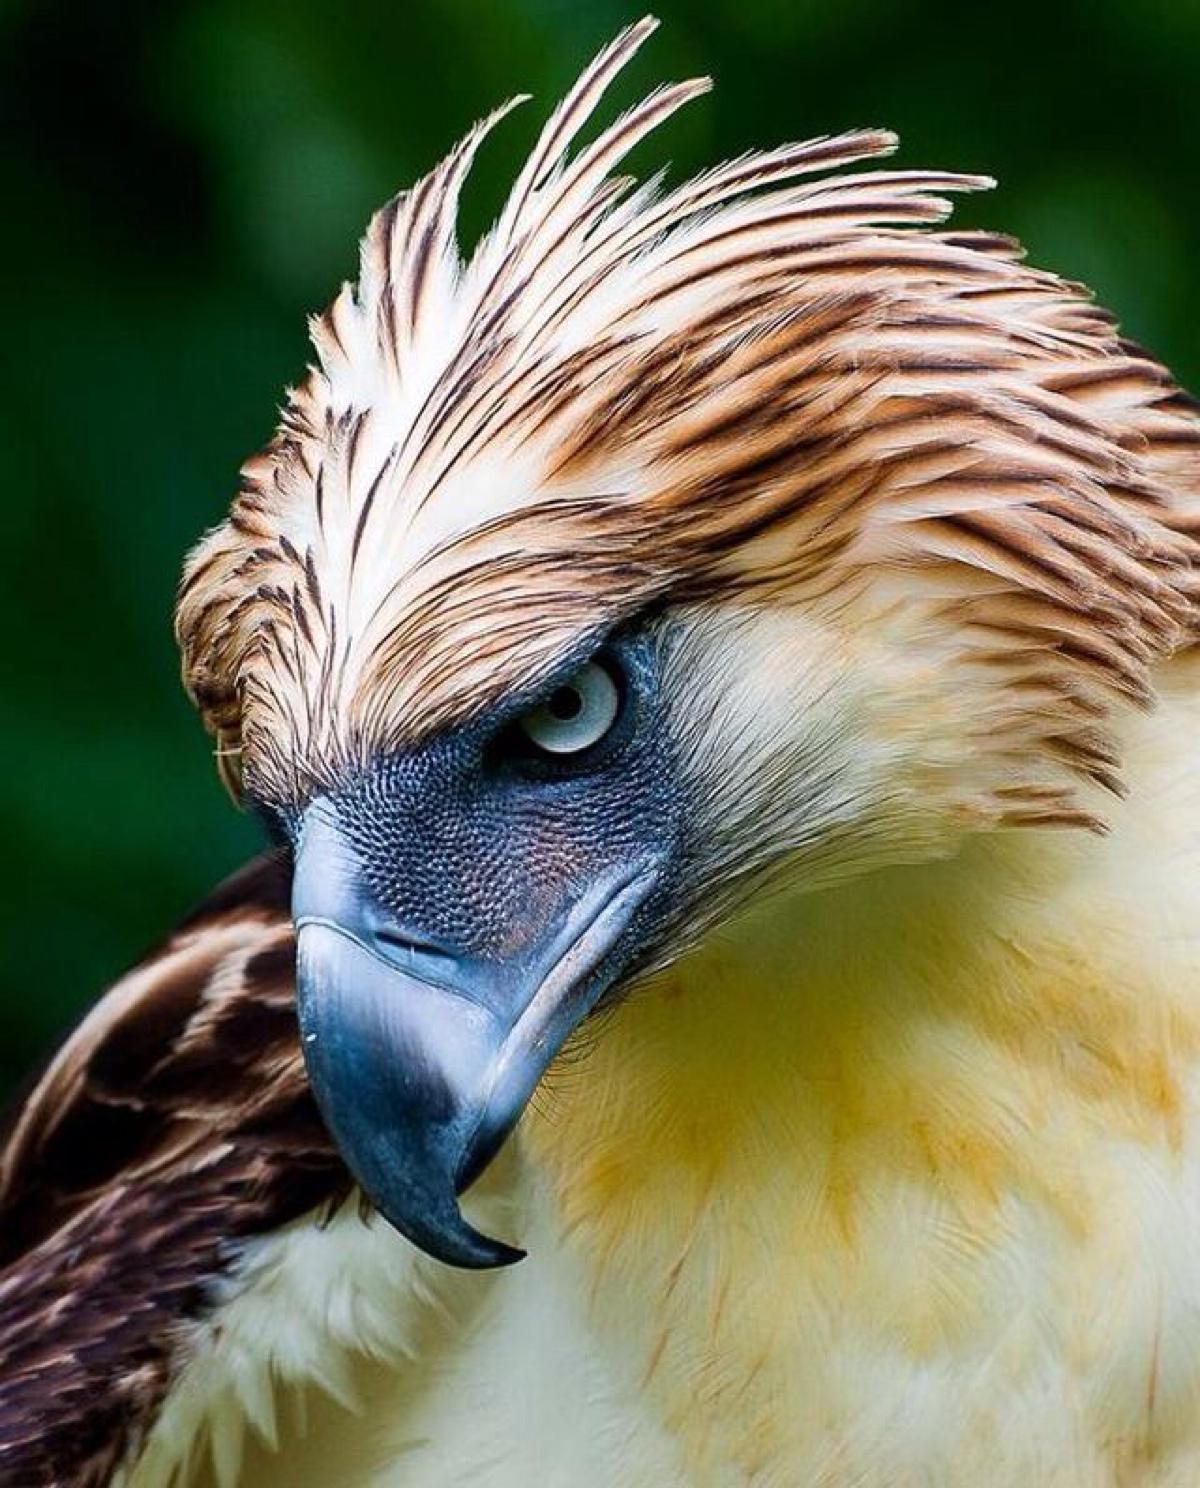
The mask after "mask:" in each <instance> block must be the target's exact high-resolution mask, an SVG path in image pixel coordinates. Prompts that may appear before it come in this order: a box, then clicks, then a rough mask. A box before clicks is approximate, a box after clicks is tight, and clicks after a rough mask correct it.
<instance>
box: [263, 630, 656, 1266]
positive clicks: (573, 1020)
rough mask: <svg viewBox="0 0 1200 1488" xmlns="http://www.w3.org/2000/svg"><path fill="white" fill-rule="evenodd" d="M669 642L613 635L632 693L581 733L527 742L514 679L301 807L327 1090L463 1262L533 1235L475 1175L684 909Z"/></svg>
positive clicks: (417, 1233)
mask: <svg viewBox="0 0 1200 1488" xmlns="http://www.w3.org/2000/svg"><path fill="white" fill-rule="evenodd" d="M655 657H656V651H655V647H654V645H653V642H652V640H651V638H649V637H648V636H646V635H642V636H640V637H633V638H626V639H623V640H621V641H617V642H613V643H610V644H609V645H608V646H607V647H605V648H604V649H603V650H602V651H601V652H600V653H599V660H600V662H601V664H602V665H604V666H605V667H606V668H607V669H608V670H610V672H611V673H612V674H613V675H614V677H615V678H616V679H617V680H618V683H619V686H620V690H621V693H622V702H621V707H620V710H619V712H618V716H617V719H616V721H615V723H614V724H613V725H612V727H611V728H610V729H609V731H608V733H607V734H606V735H605V736H604V738H603V739H602V740H600V741H599V742H598V743H597V744H595V745H593V746H591V747H590V748H589V749H587V750H585V751H583V752H581V753H580V754H576V755H570V756H556V755H549V754H546V753H545V752H543V751H540V750H538V749H537V748H536V746H534V745H533V744H531V743H530V741H529V740H528V739H527V738H525V736H524V735H523V734H522V733H521V731H520V729H519V728H518V727H517V718H518V717H519V716H520V714H521V713H523V712H524V711H525V710H526V709H528V708H529V706H530V705H531V704H532V703H534V702H536V701H537V700H538V699H536V698H522V699H516V700H514V701H513V703H512V704H511V705H510V707H509V708H507V709H506V710H504V711H503V712H497V714H496V715H495V716H493V717H491V718H488V719H484V720H480V721H478V722H476V723H474V724H472V725H470V726H468V727H465V728H463V729H461V730H458V731H455V732H453V733H450V734H447V735H446V736H444V737H441V738H438V739H434V740H432V741H430V742H429V743H427V744H425V745H423V746H421V747H420V748H417V749H415V750H413V751H411V752H409V753H406V754H394V755H390V756H385V757H381V758H379V759H377V760H374V761H372V762H371V763H370V765H369V766H368V767H367V768H365V769H364V770H363V771H362V772H361V773H360V774H358V775H357V776H356V777H355V778H353V779H348V780H346V781H345V782H344V783H341V784H339V785H338V786H336V787H335V788H333V789H332V790H329V791H328V792H326V793H325V794H323V795H321V796H319V797H317V798H315V799H314V800H312V801H310V802H308V803H307V804H306V806H305V808H304V809H303V811H301V812H299V813H297V815H296V817H295V818H294V820H293V821H292V823H291V824H290V835H291V837H292V841H293V850H294V853H295V859H296V876H295V884H294V890H293V913H294V917H295V920H296V925H297V930H298V937H299V951H298V1002H299V1012H300V1021H301V1032H302V1038H303V1046H304V1052H305V1058H306V1060H307V1063H308V1069H309V1075H310V1079H311V1081H312V1085H313V1089H314V1093H315V1095H316V1097H317V1100H318V1103H319V1104H320V1106H321V1109H322V1112H323V1114H324V1116H325V1119H326V1121H327V1122H328V1124H329V1127H330V1130H331V1132H332V1133H333V1136H334V1138H335V1140H336V1141H337V1142H338V1145H339V1147H340V1149H341V1151H342V1154H343V1156H344V1158H345V1159H346V1162H347V1164H348V1165H349V1167H350V1169H351V1171H352V1172H353V1173H354V1174H355V1176H356V1178H357V1179H358V1180H359V1182H360V1183H361V1185H362V1186H363V1188H364V1191H365V1192H366V1193H367V1194H368V1196H369V1197H370V1198H371V1199H372V1200H373V1201H374V1202H375V1204H376V1205H377V1206H378V1207H379V1208H380V1210H381V1211H382V1212H383V1214H384V1215H385V1216H386V1217H387V1218H388V1219H389V1220H391V1222H392V1223H393V1224H394V1225H395V1226H396V1227H397V1228H398V1229H400V1230H401V1231H402V1232H403V1233H404V1234H406V1235H408V1236H409V1238H410V1239H412V1240H413V1241H414V1242H415V1243H417V1244H418V1245H420V1246H422V1248H424V1249H425V1250H427V1251H429V1252H430V1253H431V1254H433V1255H436V1256H438V1257H440V1258H441V1259H443V1260H446V1261H449V1262H451V1263H453V1264H457V1265H465V1266H494V1265H502V1264H505V1263H507V1262H509V1261H512V1260H515V1259H518V1258H519V1257H520V1254H521V1252H519V1251H516V1250H513V1249H512V1248H511V1247H509V1246H506V1245H503V1244H502V1243H501V1242H499V1241H495V1240H491V1239H488V1238H487V1237H485V1236H483V1235H480V1234H479V1233H478V1232H477V1231H475V1230H474V1229H472V1227H471V1226H470V1225H468V1224H467V1222H466V1220H465V1219H464V1218H463V1216H462V1214H461V1212H460V1211H459V1208H458V1204H457V1194H459V1193H461V1192H462V1191H463V1190H464V1189H465V1188H466V1187H467V1186H468V1185H469V1184H470V1182H471V1181H472V1180H473V1179H474V1178H475V1177H476V1176H477V1175H478V1174H479V1172H480V1171H482V1169H483V1168H484V1167H485V1166H486V1165H487V1163H488V1162H489V1161H490V1159H491V1158H492V1157H493V1156H494V1154H495V1152H496V1150H497V1149H498V1147H499V1146H500V1144H501V1142H502V1141H503V1139H504V1138H505V1136H507V1134H508V1133H509V1131H510V1130H511V1129H512V1127H513V1125H514V1124H515V1122H516V1120H517V1118H518V1117H519V1116H520V1114H521V1111H522V1110H523V1109H524V1106H525V1104H526V1103H527V1101H528V1099H529V1097H530V1095H531V1094H532V1092H533V1089H534V1087H535V1086H536V1084H537V1081H538V1079H539V1078H540V1076H541V1074H542V1073H543V1072H544V1070H545V1069H546V1067H547V1065H548V1064H549V1063H550V1062H551V1061H552V1059H553V1058H554V1056H555V1055H556V1054H557V1052H558V1050H559V1049H560V1048H561V1047H562V1044H563V1043H564V1041H565V1040H566V1039H567V1038H568V1037H569V1035H570V1033H571V1032H572V1030H573V1029H574V1028H576V1027H577V1026H578V1025H579V1023H580V1022H582V1021H583V1020H584V1019H585V1018H586V1017H587V1016H588V1014H589V1013H590V1012H591V1011H592V1010H593V1009H594V1008H595V1007H596V1005H597V1003H598V1002H600V1001H601V1000H602V999H603V998H604V996H605V995H606V993H609V992H610V991H611V990H612V989H613V988H614V986H615V985H616V984H617V983H618V982H619V981H620V979H622V978H623V977H626V976H627V975H628V974H629V973H630V972H631V971H632V970H633V969H635V968H637V967H638V966H639V965H641V964H643V963H644V962H646V961H647V960H648V959H649V958H650V956H651V954H652V952H653V950H654V948H655V946H656V944H657V942H658V941H659V938H660V936H661V932H662V928H663V926H664V925H665V924H666V923H667V921H668V919H669V918H670V906H671V904H672V901H673V899H674V898H675V889H676V886H677V879H678V875H679V872H680V861H681V857H682V852H681V840H682V818H683V812H682V810H681V800H680V790H679V785H678V781H677V779H676V774H675V770H674V768H673V761H672V759H671V756H670V753H669V750H668V749H667V746H666V740H665V730H663V729H661V728H660V727H659V718H658V711H657V704H658V693H657V674H656V662H655ZM584 659H586V658H578V657H576V658H573V659H572V661H571V662H570V663H569V664H568V665H566V666H565V667H564V669H563V672H562V673H561V674H560V676H558V677H556V678H554V679H552V680H551V683H550V685H549V687H547V688H546V689H545V690H544V692H543V693H542V696H545V695H547V694H548V693H549V692H550V691H551V690H552V689H553V687H554V686H556V685H558V683H559V682H561V681H564V680H565V679H566V678H567V677H569V676H570V675H571V674H572V673H573V672H574V671H575V670H576V668H577V667H578V666H579V665H580V663H581V661H582V660H584Z"/></svg>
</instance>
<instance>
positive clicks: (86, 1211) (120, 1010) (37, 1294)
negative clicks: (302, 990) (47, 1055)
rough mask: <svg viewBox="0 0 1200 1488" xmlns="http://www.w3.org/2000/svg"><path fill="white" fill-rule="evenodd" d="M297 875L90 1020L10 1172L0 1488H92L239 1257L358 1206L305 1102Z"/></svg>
mask: <svg viewBox="0 0 1200 1488" xmlns="http://www.w3.org/2000/svg"><path fill="white" fill-rule="evenodd" d="M288 883H289V866H288V864H287V862H286V860H285V859H283V858H282V857H281V856H280V855H278V854H271V855H268V856H266V857H263V858H260V859H258V860H256V861H255V862H254V863H252V864H250V865H249V866H248V867H246V868H245V869H243V870H242V871H241V872H240V873H238V874H236V875H234V877H233V878H231V879H230V880H228V881H227V882H226V883H225V884H223V885H222V886H221V887H220V888H219V889H218V890H217V891H216V892H215V893H214V894H213V895H212V896H211V897H210V898H209V899H208V900H207V901H206V902H205V903H204V904H203V905H202V906H201V907H200V909H199V910H197V912H196V913H195V914H193V915H192V916H191V917H190V918H189V919H187V920H186V921H184V922H183V924H181V925H180V926H179V927H178V929H177V930H176V931H175V932H174V933H173V934H172V935H171V936H170V937H169V938H168V939H167V940H166V941H164V942H163V943H162V944H161V945H160V946H159V947H158V948H157V949H156V950H154V951H153V952H152V953H151V954H150V955H149V956H148V957H147V958H146V959H145V960H143V961H142V962H141V963H140V964H139V965H138V966H136V967H135V968H134V969H133V970H132V971H130V972H129V973H128V974H127V975H126V976H124V977H123V978H122V979H121V980H119V981H118V982H117V983H116V984H115V985H114V986H113V987H112V988H111V989H110V990H109V991H108V993H107V994H106V995H105V996H104V997H102V998H101V999H100V1001H99V1002H98V1003H97V1004H96V1005H95V1006H94V1007H93V1008H92V1010H91V1011H90V1012H89V1013H88V1014H87V1016H86V1017H85V1018H84V1019H83V1021H82V1022H81V1023H80V1024H79V1026H78V1027H77V1028H76V1029H75V1031H74V1032H73V1033H72V1034H71V1035H70V1036H69V1037H68V1038H67V1040H66V1041H65V1042H64V1044H63V1045H62V1047H61V1048H60V1049H59V1051H58V1053H57V1054H56V1055H55V1056H54V1057H53V1058H52V1059H51V1061H50V1063H49V1064H48V1066H47V1067H46V1069H45V1070H44V1072H43V1073H42V1074H41V1076H40V1078H38V1079H37V1080H36V1081H35V1083H34V1084H33V1087H32V1089H30V1090H29V1092H28V1093H27V1094H26V1095H25V1096H24V1097H23V1098H22V1099H20V1100H19V1101H18V1102H17V1104H16V1106H15V1108H14V1109H13V1111H12V1112H11V1114H10V1116H9V1120H8V1125H7V1130H6V1131H5V1134H4V1138H3V1140H4V1146H3V1151H2V1153H0V1479H2V1480H3V1481H4V1482H5V1483H12V1484H21V1485H29V1488H34V1485H39V1484H51V1483H53V1484H62V1483H70V1484H92V1483H101V1482H105V1481H107V1479H108V1477H109V1476H110V1474H111V1473H112V1472H113V1470H114V1469H115V1467H116V1465H117V1464H118V1463H119V1462H120V1460H121V1459H122V1457H123V1456H124V1455H125V1454H126V1452H127V1450H128V1449H129V1448H130V1446H131V1445H132V1444H134V1443H136V1442H137V1441H138V1440H139V1439H140V1437H141V1436H142V1435H143V1434H144V1433H145V1432H146V1430H147V1429H148V1427H149V1426H150V1424H151V1423H152V1422H153V1420H154V1418H155V1415H156V1413H157V1411H158V1408H159V1406H160V1404H161V1402H162V1400H163V1398H164V1396H165V1394H166V1392H167V1390H168V1388H169V1386H170V1384H171V1383H172V1381H173V1379H174V1378H175V1377H176V1376H177V1374H178V1372H179V1371H180V1369H181V1368H182V1367H183V1365H184V1364H185V1363H186V1362H187V1358H188V1355H189V1343H190V1339H191V1337H192V1336H193V1335H194V1334H195V1332H196V1329H195V1326H194V1325H195V1324H196V1323H197V1322H198V1321H202V1320H203V1318H204V1317H205V1315H206V1313H207V1312H208V1311H210V1310H211V1308H212V1307H213V1306H214V1305H215V1302H216V1298H217V1295H218V1293H219V1290H220V1281H221V1278H222V1277H223V1276H224V1275H225V1274H226V1273H227V1272H228V1271H229V1269H230V1268H231V1267H232V1266H233V1265H234V1264H235V1263H236V1261H237V1260H238V1258H239V1257H240V1254H241V1252H242V1249H243V1247H244V1244H245V1242H246V1241H247V1240H249V1239H251V1238H252V1237H253V1236H255V1235H258V1234H262V1233H266V1232H269V1231H272V1230H274V1229H276V1228H278V1227H279V1226H280V1225H283V1224H286V1223H287V1222H288V1221H290V1220H292V1219H294V1218H296V1217H298V1216H300V1215H302V1214H305V1213H307V1212H310V1211H311V1210H313V1209H314V1208H316V1207H318V1206H320V1205H322V1204H332V1203H334V1202H336V1201H338V1200H339V1199H340V1197H341V1196H342V1195H344V1194H345V1193H346V1192H347V1191H348V1186H349V1185H348V1179H347V1176H346V1174H345V1170H344V1168H343V1167H342V1165H341V1162H340V1160H339V1159H338V1157H337V1155H336V1153H335V1151H334V1149H333V1146H332V1144H331V1142H330V1140H329V1138H328V1136H327V1135H326V1133H325V1130H324V1127H323V1125H322V1124H321V1121H320V1119H319V1116H318V1114H317V1112H316V1109H315V1107H314V1105H313V1103H312V1101H311V1098H310V1096H309V1093H308V1087H307V1083H306V1081H305V1078H304V1072H303V1063H302V1060H301V1056H300V1048H299V1038H298V1033H297V1028H296V1022H295V1013H294V1008H293V963H294V947H293V940H292V933H291V926H290V921H289V917H288V910H287V903H288Z"/></svg>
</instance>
